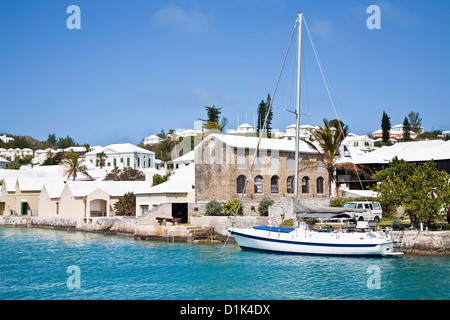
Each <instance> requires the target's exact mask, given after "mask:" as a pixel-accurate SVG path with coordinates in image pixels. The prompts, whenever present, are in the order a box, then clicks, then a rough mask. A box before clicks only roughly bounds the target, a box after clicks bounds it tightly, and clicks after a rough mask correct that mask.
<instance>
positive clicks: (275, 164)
mask: <svg viewBox="0 0 450 320" xmlns="http://www.w3.org/2000/svg"><path fill="white" fill-rule="evenodd" d="M270 169H272V170H275V171H278V169H280V158H279V157H278V156H271V157H270Z"/></svg>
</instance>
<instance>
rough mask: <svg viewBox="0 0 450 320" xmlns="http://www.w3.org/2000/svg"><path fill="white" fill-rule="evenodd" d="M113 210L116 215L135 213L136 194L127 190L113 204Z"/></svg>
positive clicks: (132, 214)
mask: <svg viewBox="0 0 450 320" xmlns="http://www.w3.org/2000/svg"><path fill="white" fill-rule="evenodd" d="M114 211H115V212H116V215H118V216H134V215H136V195H135V194H134V193H133V192H128V193H125V194H124V195H123V197H122V198H120V199H119V200H118V201H117V202H116V203H115V204H114Z"/></svg>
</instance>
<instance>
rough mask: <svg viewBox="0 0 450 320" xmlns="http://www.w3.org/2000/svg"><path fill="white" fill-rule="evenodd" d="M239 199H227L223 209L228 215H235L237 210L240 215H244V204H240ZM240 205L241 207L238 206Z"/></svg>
mask: <svg viewBox="0 0 450 320" xmlns="http://www.w3.org/2000/svg"><path fill="white" fill-rule="evenodd" d="M239 202H240V201H239V199H234V200H230V201H227V202H225V203H224V204H223V211H224V212H225V214H226V215H228V216H230V215H233V216H234V215H235V214H236V211H237V215H238V216H242V215H243V214H244V205H243V204H242V203H241V204H239ZM238 205H239V208H238Z"/></svg>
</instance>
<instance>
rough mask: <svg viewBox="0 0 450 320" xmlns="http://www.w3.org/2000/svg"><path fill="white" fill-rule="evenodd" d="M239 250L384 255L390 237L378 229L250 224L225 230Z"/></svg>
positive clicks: (391, 250) (389, 242)
mask: <svg viewBox="0 0 450 320" xmlns="http://www.w3.org/2000/svg"><path fill="white" fill-rule="evenodd" d="M228 231H229V232H230V233H231V234H232V236H233V238H234V239H235V240H236V242H237V243H238V245H239V246H240V247H241V249H242V250H258V251H266V252H272V253H285V254H318V255H357V256H360V255H361V256H366V255H370V256H371V255H385V253H390V252H393V251H394V250H393V241H392V240H390V239H389V238H386V237H384V236H381V235H380V234H379V233H375V232H366V233H359V232H358V233H357V232H355V233H345V232H317V231H310V230H301V229H296V230H293V231H291V232H289V233H286V232H274V231H267V230H258V229H254V228H248V229H240V228H230V229H229V230H228Z"/></svg>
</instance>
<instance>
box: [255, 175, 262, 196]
mask: <svg viewBox="0 0 450 320" xmlns="http://www.w3.org/2000/svg"><path fill="white" fill-rule="evenodd" d="M262 180H263V178H262V177H261V176H256V178H255V180H254V181H255V193H262V192H263V181H262Z"/></svg>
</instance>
